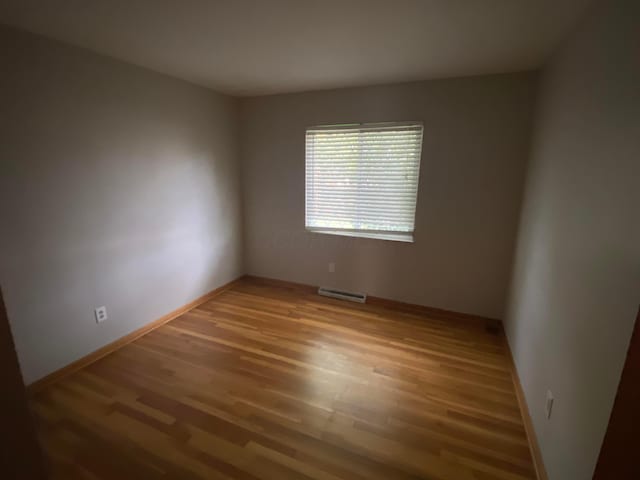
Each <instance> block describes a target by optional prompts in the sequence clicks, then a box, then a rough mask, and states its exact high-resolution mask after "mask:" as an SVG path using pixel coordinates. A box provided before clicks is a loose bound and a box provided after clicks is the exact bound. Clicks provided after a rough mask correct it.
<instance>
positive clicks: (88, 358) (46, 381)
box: [27, 277, 242, 394]
mask: <svg viewBox="0 0 640 480" xmlns="http://www.w3.org/2000/svg"><path fill="white" fill-rule="evenodd" d="M241 279H242V277H240V278H237V279H236V280H232V281H231V282H229V283H226V284H224V285H222V286H221V287H218V288H216V289H214V290H212V291H210V292H209V293H206V294H205V295H202V296H201V297H198V298H196V299H195V300H193V301H192V302H189V303H187V304H186V305H183V306H182V307H180V308H177V309H175V310H174V311H172V312H169V313H167V314H166V315H163V316H162V317H160V318H159V319H157V320H154V321H153V322H151V323H148V324H146V325H144V326H143V327H140V328H138V329H137V330H134V331H133V332H131V333H130V334H128V335H125V336H124V337H121V338H119V339H118V340H116V341H114V342H111V343H109V344H108V345H105V346H104V347H102V348H99V349H98V350H96V351H95V352H91V353H90V354H89V355H85V356H84V357H82V358H79V359H78V360H76V361H75V362H73V363H70V364H69V365H67V366H66V367H63V368H61V369H59V370H56V371H55V372H52V373H50V374H49V375H46V376H44V377H42V378H41V379H39V380H36V381H35V382H33V383H31V384H30V385H29V386H28V387H27V391H28V392H29V393H30V394H33V393H35V392H37V391H39V390H42V389H43V388H44V387H46V386H48V385H51V384H53V383H55V382H57V381H58V380H60V379H61V378H64V377H66V376H67V375H70V374H72V373H73V372H77V371H78V370H80V369H81V368H84V367H86V366H87V365H90V364H92V363H93V362H95V361H97V360H100V359H101V358H102V357H104V356H106V355H109V354H110V353H113V352H115V351H116V350H118V349H120V348H122V347H124V346H125V345H127V344H128V343H131V342H133V341H134V340H137V339H138V338H140V337H142V336H143V335H146V334H147V333H149V332H150V331H152V330H155V329H156V328H158V327H161V326H162V325H164V324H165V323H167V322H170V321H171V320H173V319H174V318H176V317H179V316H180V315H182V314H183V313H186V312H188V311H189V310H192V309H193V308H195V307H197V306H198V305H201V304H203V303H205V302H207V301H209V300H211V299H212V298H214V297H215V296H216V295H220V294H221V293H222V292H224V291H225V290H228V289H230V288H232V287H233V286H234V285H235V284H236V283H238V282H239V281H240V280H241Z"/></svg>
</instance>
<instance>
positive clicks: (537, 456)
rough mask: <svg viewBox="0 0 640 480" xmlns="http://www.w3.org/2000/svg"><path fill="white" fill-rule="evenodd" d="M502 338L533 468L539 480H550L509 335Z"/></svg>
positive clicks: (503, 335)
mask: <svg viewBox="0 0 640 480" xmlns="http://www.w3.org/2000/svg"><path fill="white" fill-rule="evenodd" d="M502 338H503V341H504V348H505V351H506V352H507V357H508V358H509V369H510V370H511V379H512V381H513V385H514V387H515V389H516V397H517V399H518V406H519V407H520V412H521V414H522V423H523V424H524V429H525V431H526V433H527V439H528V443H529V450H530V451H531V458H532V459H533V466H534V468H535V470H536V477H537V479H538V480H548V479H549V477H548V476H547V470H546V469H545V468H544V462H543V461H542V452H541V451H540V445H539V444H538V437H537V436H536V431H535V429H534V428H533V421H532V420H531V415H530V413H529V407H528V405H527V399H526V398H525V396H524V391H523V390H522V384H521V383H520V377H519V376H518V371H517V370H516V364H515V362H514V360H513V355H512V354H511V348H510V347H509V342H508V340H507V335H506V334H505V333H504V332H503V334H502Z"/></svg>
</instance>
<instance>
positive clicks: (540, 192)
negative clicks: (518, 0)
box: [506, 0, 640, 480]
mask: <svg viewBox="0 0 640 480" xmlns="http://www.w3.org/2000/svg"><path fill="white" fill-rule="evenodd" d="M639 18H640V3H639V2H637V1H634V0H622V1H619V0H615V1H611V0H606V1H605V0H602V1H600V2H598V3H597V5H596V6H595V7H594V9H593V10H592V11H591V12H590V14H589V16H588V18H586V19H585V21H584V23H583V24H582V25H581V26H580V28H579V30H578V31H576V32H575V33H574V34H573V35H572V36H571V37H570V39H569V40H568V42H567V43H566V44H565V45H564V46H563V48H562V49H561V50H560V51H559V52H558V53H557V54H556V55H555V56H554V58H553V59H552V60H551V62H550V64H549V65H548V66H547V67H546V68H545V70H544V74H543V77H542V84H541V91H540V94H539V99H540V100H539V107H538V109H537V110H538V111H537V114H536V120H535V129H534V136H533V147H532V160H531V165H530V168H529V171H528V175H527V186H526V194H525V200H524V208H523V213H522V224H521V227H520V234H519V241H518V248H517V255H516V262H515V271H514V277H513V285H512V293H511V301H510V307H509V314H508V318H507V322H506V330H507V334H508V338H509V343H510V345H511V349H512V350H513V354H514V358H515V362H516V365H517V369H518V372H519V374H520V378H521V381H522V385H523V388H524V392H525V395H526V398H527V402H528V404H529V409H530V411H531V414H532V417H533V422H534V425H535V429H536V432H537V435H538V438H539V441H540V446H541V449H542V454H543V456H544V460H545V464H546V467H547V470H548V473H549V477H550V479H551V480H586V479H589V478H591V476H592V472H593V469H594V466H595V463H596V460H597V457H598V453H599V450H600V445H601V443H602V439H603V435H604V433H605V430H606V427H607V423H608V418H609V415H610V412H611V407H612V404H613V400H614V397H615V393H616V389H617V385H618V381H619V378H620V374H621V369H622V366H623V362H624V359H625V354H626V350H627V345H628V342H629V339H630V334H631V331H632V327H633V323H634V319H635V316H636V312H637V310H638V304H639V303H640V182H639V180H640V57H639V56H638V45H640V29H638V19H639ZM547 389H551V391H552V392H553V394H554V396H555V403H554V406H553V413H552V416H551V419H550V420H547V419H546V417H545V413H544V406H545V396H546V391H547Z"/></svg>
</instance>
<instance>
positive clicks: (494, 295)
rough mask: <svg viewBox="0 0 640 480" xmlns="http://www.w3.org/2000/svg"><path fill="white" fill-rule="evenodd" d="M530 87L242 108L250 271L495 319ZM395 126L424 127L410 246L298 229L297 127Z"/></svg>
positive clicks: (461, 84)
mask: <svg viewBox="0 0 640 480" xmlns="http://www.w3.org/2000/svg"><path fill="white" fill-rule="evenodd" d="M534 87H535V77H534V75H533V74H530V73H523V74H513V75H497V76H486V77H473V78H464V79H450V80H437V81H427V82H419V83H409V84H402V85H395V86H383V87H369V88H355V89H341V90H332V91H323V92H314V93H304V94H290V95H276V96H267V97H256V98H249V99H243V100H241V114H242V117H241V118H242V122H243V129H242V142H241V145H242V146H241V155H242V164H243V175H242V180H243V192H244V205H245V209H244V212H245V220H244V222H245V224H244V227H245V262H246V268H247V270H248V272H249V273H251V274H255V275H262V276H267V277H273V278H279V279H285V280H290V281H297V282H303V283H308V284H312V285H326V286H333V287H339V288H346V289H349V290H357V291H363V292H366V293H368V294H371V295H376V296H382V297H387V298H391V299H396V300H402V301H407V302H412V303H418V304H424V305H429V306H434V307H440V308H447V309H452V310H457V311H461V312H467V313H474V314H480V315H487V316H491V317H501V316H502V313H503V307H504V301H505V291H506V288H507V284H508V281H509V274H510V268H511V257H512V251H513V245H514V236H515V231H516V227H517V219H518V212H519V208H520V199H521V188H522V182H523V172H524V167H525V160H526V158H527V152H528V150H527V149H528V138H529V128H530V113H531V108H532V103H533V100H534V98H533V97H534ZM402 120H421V121H423V122H424V125H425V130H424V147H423V154H422V164H421V171H420V187H419V193H418V205H417V214H416V233H415V243H413V244H406V243H398V242H390V241H381V240H371V239H354V238H347V237H337V236H331V235H323V234H314V233H308V232H306V231H305V229H304V209H305V205H304V203H305V193H304V188H305V182H304V175H305V154H304V133H305V127H307V126H311V125H318V124H328V123H350V122H381V121H402ZM332 261H334V262H335V263H336V273H334V274H330V273H328V262H332Z"/></svg>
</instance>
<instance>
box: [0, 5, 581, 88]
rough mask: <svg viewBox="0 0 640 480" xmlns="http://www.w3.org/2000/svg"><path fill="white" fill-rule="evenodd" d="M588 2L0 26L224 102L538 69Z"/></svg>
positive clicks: (5, 8) (95, 10)
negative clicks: (226, 97) (178, 82)
mask: <svg viewBox="0 0 640 480" xmlns="http://www.w3.org/2000/svg"><path fill="white" fill-rule="evenodd" d="M589 2H590V0H226V1H223V0H56V1H45V0H0V22H1V23H5V24H8V25H13V26H15V27H18V28H22V29H25V30H29V31H32V32H35V33H39V34H42V35H45V36H48V37H52V38H56V39H58V40H62V41H64V42H67V43H70V44H73V45H78V46H81V47H85V48H87V49H90V50H93V51H95V52H99V53H103V54H106V55H109V56H112V57H115V58H119V59H122V60H125V61H127V62H131V63H134V64H137V65H142V66H144V67H147V68H150V69H152V70H156V71H159V72H163V73H166V74H169V75H172V76H175V77H179V78H182V79H185V80H188V81H190V82H193V83H196V84H199V85H204V86H207V87H211V88H213V89H215V90H218V91H221V92H224V93H229V94H233V95H240V96H245V95H260V94H268V93H280V92H292V91H302V90H318V89H325V88H333V87H346V86H360V85H372V84H381V83H393V82H402V81H411V80H422V79H428V78H441V77H454V76H467V75H478V74H487V73H502V72H511V71H519V70H528V69H533V68H537V67H539V66H541V65H542V64H543V62H544V61H545V59H546V58H548V56H549V55H550V54H551V52H552V51H553V49H554V48H555V47H556V46H557V45H558V44H559V42H560V41H561V40H562V39H563V38H564V36H565V35H566V34H567V33H568V32H569V30H570V29H571V28H572V26H573V25H574V24H575V23H576V20H577V19H578V17H579V16H580V14H581V13H582V11H583V10H584V8H585V6H586V4H588V3H589Z"/></svg>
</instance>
